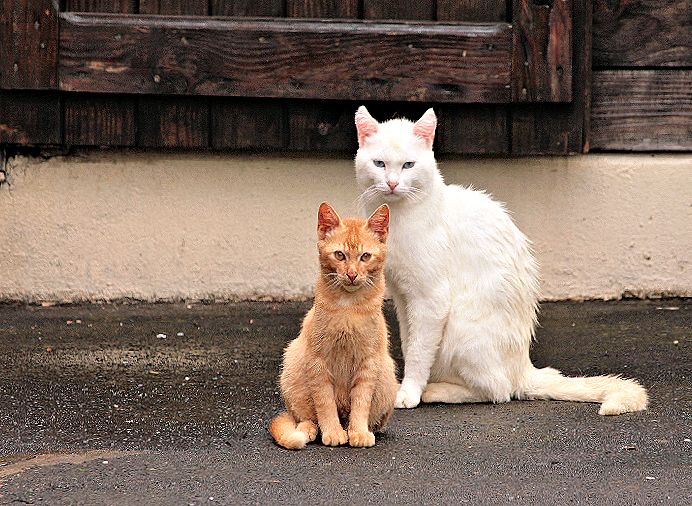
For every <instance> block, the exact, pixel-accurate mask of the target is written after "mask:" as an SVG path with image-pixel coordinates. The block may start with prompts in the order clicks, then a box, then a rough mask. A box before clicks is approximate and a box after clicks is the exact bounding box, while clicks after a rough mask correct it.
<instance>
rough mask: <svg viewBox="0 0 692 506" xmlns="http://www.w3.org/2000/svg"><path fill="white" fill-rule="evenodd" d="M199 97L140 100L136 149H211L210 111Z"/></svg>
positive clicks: (142, 98)
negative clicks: (139, 147)
mask: <svg viewBox="0 0 692 506" xmlns="http://www.w3.org/2000/svg"><path fill="white" fill-rule="evenodd" d="M206 102H207V101H206V99H203V98H198V97H141V98H140V101H139V107H138V129H137V145H138V146H142V147H155V148H204V147H208V146H209V108H208V106H207V103H206Z"/></svg>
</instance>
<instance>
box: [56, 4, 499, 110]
mask: <svg viewBox="0 0 692 506" xmlns="http://www.w3.org/2000/svg"><path fill="white" fill-rule="evenodd" d="M61 16H62V23H61V31H60V35H61V36H60V39H61V46H60V51H61V58H60V75H61V79H60V86H61V88H62V89H64V90H68V91H93V92H111V93H154V94H201V95H220V96H223V95H227V96H251V97H283V98H321V99H353V100H365V99H367V100H412V101H438V102H462V103H474V102H507V101H509V100H510V99H511V93H510V89H509V80H510V65H509V63H510V56H511V28H510V27H509V26H508V25H505V24H502V23H498V24H486V25H480V24H467V25H464V24H459V25H435V24H429V25H420V24H405V23H363V22H328V21H319V22H318V21H303V20H300V21H298V20H296V21H293V22H292V23H290V24H289V23H285V22H281V21H260V20H248V21H245V20H242V19H239V18H235V19H231V18H227V19H220V18H206V19H201V18H194V17H189V18H182V17H177V18H164V17H158V16H108V15H103V14H101V15H91V14H73V13H63V14H62V15H61Z"/></svg>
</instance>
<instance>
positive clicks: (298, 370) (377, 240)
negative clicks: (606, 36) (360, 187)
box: [269, 202, 398, 449]
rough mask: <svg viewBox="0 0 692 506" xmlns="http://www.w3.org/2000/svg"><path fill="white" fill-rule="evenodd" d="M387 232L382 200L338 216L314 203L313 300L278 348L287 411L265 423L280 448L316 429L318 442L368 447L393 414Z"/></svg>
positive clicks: (310, 436) (300, 443)
mask: <svg viewBox="0 0 692 506" xmlns="http://www.w3.org/2000/svg"><path fill="white" fill-rule="evenodd" d="M388 230H389V207H387V205H386V204H385V205H382V206H380V207H378V208H377V210H375V212H374V213H372V216H370V218H368V219H367V220H363V219H354V218H346V219H344V220H341V219H340V218H339V216H338V215H337V214H336V211H334V209H333V208H332V207H331V206H330V205H329V204H327V203H326V202H324V203H322V205H320V209H319V213H318V218H317V233H318V236H319V241H318V242H317V248H318V250H319V256H320V271H321V272H320V276H319V277H318V279H317V286H316V288H315V303H314V305H313V307H312V309H310V311H309V312H308V314H307V315H306V316H305V320H304V321H303V327H302V329H301V332H300V335H299V336H298V338H297V339H295V340H293V341H292V342H291V343H290V344H289V345H288V346H287V347H286V350H285V353H284V363H283V370H282V372H281V380H280V382H281V394H282V396H283V399H284V402H285V404H286V409H287V411H286V412H284V413H281V414H280V415H278V416H277V417H276V418H274V419H273V420H272V421H271V423H270V424H269V432H270V433H271V435H272V436H273V437H274V439H275V440H276V442H277V443H278V444H279V445H281V446H283V447H285V448H290V449H300V448H304V447H305V445H306V444H307V443H309V442H311V441H314V440H315V438H316V437H317V431H318V429H319V431H320V432H321V433H322V443H323V444H325V445H329V446H338V445H343V444H346V443H347V442H348V443H349V444H350V445H351V446H373V445H374V444H375V435H374V434H373V432H375V431H377V430H379V429H381V428H383V427H384V425H385V423H386V422H387V419H388V418H389V416H390V415H391V414H392V410H393V409H394V401H395V399H396V392H397V388H398V386H397V382H396V377H395V366H394V361H393V360H392V357H391V356H390V355H389V338H388V335H387V324H386V323H385V320H384V316H383V314H382V301H383V297H384V272H383V267H384V259H385V255H386V251H387V247H386V244H385V242H386V240H387V232H388ZM345 424H348V425H347V427H348V432H347V431H345V430H344V425H345Z"/></svg>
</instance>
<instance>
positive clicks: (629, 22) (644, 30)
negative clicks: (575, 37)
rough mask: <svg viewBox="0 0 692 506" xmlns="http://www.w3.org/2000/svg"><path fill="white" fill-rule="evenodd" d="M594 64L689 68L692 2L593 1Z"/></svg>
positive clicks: (667, 0)
mask: <svg viewBox="0 0 692 506" xmlns="http://www.w3.org/2000/svg"><path fill="white" fill-rule="evenodd" d="M593 64H594V67H597V68H599V67H640V66H651V67H653V66H659V67H661V66H669V67H676V66H687V67H690V66H692V2H690V0H594V23H593Z"/></svg>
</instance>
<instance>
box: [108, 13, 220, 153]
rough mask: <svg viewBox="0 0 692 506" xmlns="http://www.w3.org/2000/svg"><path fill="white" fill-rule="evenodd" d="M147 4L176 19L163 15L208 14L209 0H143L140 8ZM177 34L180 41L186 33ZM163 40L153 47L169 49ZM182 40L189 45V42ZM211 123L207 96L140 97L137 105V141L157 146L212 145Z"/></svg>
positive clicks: (155, 49) (201, 21) (198, 146)
mask: <svg viewBox="0 0 692 506" xmlns="http://www.w3.org/2000/svg"><path fill="white" fill-rule="evenodd" d="M143 4H146V5H143ZM143 6H144V7H145V9H146V10H147V11H148V13H149V14H158V15H161V18H162V19H164V20H165V19H175V18H168V17H163V16H164V15H166V16H178V15H182V14H188V15H198V16H205V15H206V14H207V10H208V4H207V1H206V0H192V1H179V0H153V1H152V0H140V9H141V8H142V7H143ZM161 18H159V19H161ZM198 22H199V23H204V19H203V18H200V19H199V20H198ZM177 38H178V40H179V41H180V40H181V39H182V38H184V36H182V37H181V36H178V37H177ZM160 42H161V44H162V45H161V46H159V47H152V48H150V51H154V52H159V53H161V52H165V51H166V45H165V44H167V42H166V41H164V40H162V41H160ZM208 42H210V43H213V42H214V41H213V40H210V41H208ZM182 44H183V45H185V43H182ZM140 51H142V48H140ZM164 58H165V56H164ZM172 63H173V62H172ZM186 63H187V64H188V65H190V64H194V62H193V61H188V62H186ZM173 65H177V63H173ZM188 70H190V71H192V72H193V73H194V69H193V68H191V67H188ZM150 76H151V74H150ZM99 91H100V90H99ZM209 123H210V117H209V103H208V100H206V99H204V98H187V97H166V96H163V97H160V96H156V97H151V96H145V97H140V98H139V100H138V109H137V144H138V145H139V146H145V147H157V148H158V147H160V148H205V147H209V139H210V132H209Z"/></svg>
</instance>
